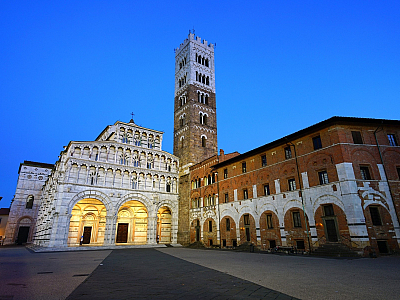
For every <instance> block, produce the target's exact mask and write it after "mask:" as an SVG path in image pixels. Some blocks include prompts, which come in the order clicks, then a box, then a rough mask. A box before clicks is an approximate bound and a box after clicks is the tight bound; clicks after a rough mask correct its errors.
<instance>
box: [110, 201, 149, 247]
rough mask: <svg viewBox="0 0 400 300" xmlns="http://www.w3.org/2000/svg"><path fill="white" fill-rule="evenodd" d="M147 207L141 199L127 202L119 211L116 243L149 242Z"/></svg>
mask: <svg viewBox="0 0 400 300" xmlns="http://www.w3.org/2000/svg"><path fill="white" fill-rule="evenodd" d="M147 217H148V214H147V209H146V207H145V206H144V204H143V203H141V202H139V201H134V200H132V201H128V202H125V203H124V204H123V205H122V206H121V208H120V209H119V211H118V219H117V232H116V235H115V243H116V244H133V245H142V244H146V242H147Z"/></svg>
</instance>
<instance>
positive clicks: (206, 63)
mask: <svg viewBox="0 0 400 300" xmlns="http://www.w3.org/2000/svg"><path fill="white" fill-rule="evenodd" d="M205 63H206V67H208V58H206V61H205Z"/></svg>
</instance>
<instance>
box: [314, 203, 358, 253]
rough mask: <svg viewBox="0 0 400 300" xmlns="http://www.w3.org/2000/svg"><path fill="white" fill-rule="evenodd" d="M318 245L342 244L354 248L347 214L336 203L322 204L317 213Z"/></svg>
mask: <svg viewBox="0 0 400 300" xmlns="http://www.w3.org/2000/svg"><path fill="white" fill-rule="evenodd" d="M314 219H315V228H316V231H317V237H318V245H321V244H324V243H326V242H331V243H342V244H345V245H347V246H349V247H352V244H351V238H350V233H349V227H348V225H347V218H346V214H345V213H344V211H343V210H342V208H341V207H340V206H338V205H336V204H335V203H324V204H321V205H320V206H319V207H318V208H317V210H316V211H315V216H314Z"/></svg>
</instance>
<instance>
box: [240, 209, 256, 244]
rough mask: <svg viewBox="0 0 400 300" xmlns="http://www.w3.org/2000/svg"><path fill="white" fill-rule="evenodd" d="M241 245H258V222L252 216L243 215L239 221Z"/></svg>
mask: <svg viewBox="0 0 400 300" xmlns="http://www.w3.org/2000/svg"><path fill="white" fill-rule="evenodd" d="M239 231H240V244H244V243H252V244H254V245H257V233H256V221H255V220H254V217H253V216H252V215H251V214H243V215H242V216H241V217H240V220H239Z"/></svg>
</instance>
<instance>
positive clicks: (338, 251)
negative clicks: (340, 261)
mask: <svg viewBox="0 0 400 300" xmlns="http://www.w3.org/2000/svg"><path fill="white" fill-rule="evenodd" d="M312 255H315V256H329V257H360V254H359V253H358V252H357V251H354V250H351V249H350V248H348V247H347V246H346V245H343V244H340V243H326V244H323V245H321V246H320V247H318V248H316V249H314V251H313V252H312Z"/></svg>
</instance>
